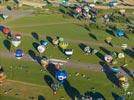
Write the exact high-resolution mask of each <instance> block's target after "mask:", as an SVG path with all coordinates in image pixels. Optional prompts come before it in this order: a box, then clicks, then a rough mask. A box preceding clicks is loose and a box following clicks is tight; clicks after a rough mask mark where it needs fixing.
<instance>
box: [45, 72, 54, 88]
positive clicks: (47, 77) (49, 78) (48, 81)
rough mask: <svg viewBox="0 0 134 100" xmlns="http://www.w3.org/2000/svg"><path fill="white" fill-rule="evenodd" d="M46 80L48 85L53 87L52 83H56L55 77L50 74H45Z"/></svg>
mask: <svg viewBox="0 0 134 100" xmlns="http://www.w3.org/2000/svg"><path fill="white" fill-rule="evenodd" d="M44 80H45V82H46V83H47V85H48V86H49V87H50V88H51V84H53V83H54V81H53V79H52V78H51V77H50V76H49V75H45V76H44Z"/></svg>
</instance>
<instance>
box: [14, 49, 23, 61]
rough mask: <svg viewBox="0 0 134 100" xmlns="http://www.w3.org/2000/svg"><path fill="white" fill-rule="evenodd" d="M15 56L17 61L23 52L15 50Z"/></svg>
mask: <svg viewBox="0 0 134 100" xmlns="http://www.w3.org/2000/svg"><path fill="white" fill-rule="evenodd" d="M15 56H16V58H17V59H21V58H22V57H23V51H22V50H21V49H17V50H16V52H15Z"/></svg>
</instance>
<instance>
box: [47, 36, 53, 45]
mask: <svg viewBox="0 0 134 100" xmlns="http://www.w3.org/2000/svg"><path fill="white" fill-rule="evenodd" d="M46 39H47V40H48V41H49V42H50V43H51V44H53V43H52V41H53V39H52V38H51V37H50V36H46Z"/></svg>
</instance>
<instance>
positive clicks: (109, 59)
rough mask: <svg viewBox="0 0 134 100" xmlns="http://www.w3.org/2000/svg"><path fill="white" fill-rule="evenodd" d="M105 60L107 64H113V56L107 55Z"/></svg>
mask: <svg viewBox="0 0 134 100" xmlns="http://www.w3.org/2000/svg"><path fill="white" fill-rule="evenodd" d="M104 59H105V61H106V62H108V63H110V62H112V60H113V57H112V56H111V55H106V56H105V57H104Z"/></svg>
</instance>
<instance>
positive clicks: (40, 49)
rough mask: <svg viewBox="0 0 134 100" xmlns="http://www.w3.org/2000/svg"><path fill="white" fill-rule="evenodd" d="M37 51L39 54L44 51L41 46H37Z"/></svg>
mask: <svg viewBox="0 0 134 100" xmlns="http://www.w3.org/2000/svg"><path fill="white" fill-rule="evenodd" d="M37 49H38V51H39V53H43V52H44V51H45V50H46V49H45V47H44V46H43V45H39V46H38V47H37Z"/></svg>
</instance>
